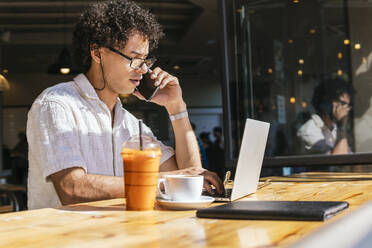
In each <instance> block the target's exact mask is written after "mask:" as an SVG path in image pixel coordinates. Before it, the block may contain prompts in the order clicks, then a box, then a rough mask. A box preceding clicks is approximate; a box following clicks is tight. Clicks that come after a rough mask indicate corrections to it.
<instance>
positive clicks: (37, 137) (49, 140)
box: [27, 101, 87, 181]
mask: <svg viewBox="0 0 372 248" xmlns="http://www.w3.org/2000/svg"><path fill="white" fill-rule="evenodd" d="M78 137H79V136H78V135H77V130H76V125H75V120H74V117H73V113H72V112H71V111H69V110H68V109H67V108H65V107H64V106H63V104H61V103H59V102H54V101H48V102H42V103H37V104H34V105H33V106H32V108H31V110H30V112H29V114H28V120H27V139H28V142H29V152H30V153H31V154H30V156H33V158H35V160H36V162H37V163H36V165H34V166H39V167H40V170H41V171H42V176H43V178H44V179H45V180H46V181H48V176H50V175H51V174H53V173H56V172H58V171H61V170H63V169H67V168H72V167H81V168H83V169H84V170H85V171H87V169H86V166H85V163H84V160H83V157H82V154H81V151H80V145H79V138H78ZM30 166H31V165H30Z"/></svg>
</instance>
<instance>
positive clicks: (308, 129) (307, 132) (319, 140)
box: [297, 120, 331, 153]
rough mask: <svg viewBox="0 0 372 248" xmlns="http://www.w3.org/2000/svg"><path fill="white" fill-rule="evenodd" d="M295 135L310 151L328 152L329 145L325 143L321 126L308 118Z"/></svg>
mask: <svg viewBox="0 0 372 248" xmlns="http://www.w3.org/2000/svg"><path fill="white" fill-rule="evenodd" d="M297 136H298V137H299V138H300V139H301V140H302V142H303V143H304V144H305V149H306V150H308V151H309V152H311V153H328V152H329V151H330V150H331V147H330V146H328V145H327V144H326V141H325V137H324V135H323V133H322V130H321V128H319V127H318V126H316V124H315V123H314V122H313V121H312V120H309V121H308V122H306V123H305V124H304V125H303V126H302V127H300V129H299V130H298V132H297Z"/></svg>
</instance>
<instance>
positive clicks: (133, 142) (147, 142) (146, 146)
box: [123, 135, 160, 150]
mask: <svg viewBox="0 0 372 248" xmlns="http://www.w3.org/2000/svg"><path fill="white" fill-rule="evenodd" d="M123 148H126V149H133V150H141V142H140V136H139V135H134V136H132V137H131V138H130V139H129V140H127V141H126V142H125V143H124V144H123ZM157 149H160V145H159V143H158V141H157V140H156V139H154V138H153V137H152V136H146V135H143V136H142V150H157Z"/></svg>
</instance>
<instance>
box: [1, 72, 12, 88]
mask: <svg viewBox="0 0 372 248" xmlns="http://www.w3.org/2000/svg"><path fill="white" fill-rule="evenodd" d="M9 89H10V86H9V82H8V80H7V79H6V78H5V77H4V76H3V75H2V74H0V91H5V90H9Z"/></svg>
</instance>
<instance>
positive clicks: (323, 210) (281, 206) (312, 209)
mask: <svg viewBox="0 0 372 248" xmlns="http://www.w3.org/2000/svg"><path fill="white" fill-rule="evenodd" d="M348 207H349V204H348V203H347V202H342V201H238V202H231V203H228V204H224V205H220V206H216V207H210V208H203V209H199V210H198V211H197V212H196V216H197V217H201V218H214V219H246V220H302V221H304V220H305V221H306V220H308V221H312V220H315V221H324V220H326V219H329V218H330V217H332V216H334V215H336V214H337V213H339V212H341V211H342V210H344V209H347V208H348Z"/></svg>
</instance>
